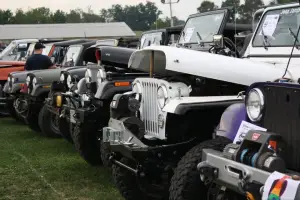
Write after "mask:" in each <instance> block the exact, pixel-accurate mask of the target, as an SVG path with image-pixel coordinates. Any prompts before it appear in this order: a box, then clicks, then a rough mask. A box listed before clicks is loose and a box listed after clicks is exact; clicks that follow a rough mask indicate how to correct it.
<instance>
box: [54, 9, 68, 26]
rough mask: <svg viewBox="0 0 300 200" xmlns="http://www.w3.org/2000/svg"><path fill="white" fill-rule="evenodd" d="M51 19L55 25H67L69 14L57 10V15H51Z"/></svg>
mask: <svg viewBox="0 0 300 200" xmlns="http://www.w3.org/2000/svg"><path fill="white" fill-rule="evenodd" d="M51 19H52V20H51V21H52V22H53V23H66V22H67V14H66V13H65V12H63V11H61V10H56V11H55V13H54V14H52V15H51Z"/></svg>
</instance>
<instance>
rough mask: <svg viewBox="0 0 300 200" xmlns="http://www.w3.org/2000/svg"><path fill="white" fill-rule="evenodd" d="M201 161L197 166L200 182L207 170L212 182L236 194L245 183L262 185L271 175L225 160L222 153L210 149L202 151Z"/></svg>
mask: <svg viewBox="0 0 300 200" xmlns="http://www.w3.org/2000/svg"><path fill="white" fill-rule="evenodd" d="M202 160H203V161H202V162H201V163H199V164H198V166H197V168H198V170H199V171H200V178H201V180H203V174H204V171H205V170H206V169H208V168H209V169H211V170H212V171H213V172H214V173H213V174H214V175H215V176H214V177H213V181H214V182H216V183H219V184H221V185H224V186H226V187H228V188H231V189H232V190H235V191H237V192H242V190H243V189H242V188H243V186H244V185H245V184H247V183H254V182H255V183H260V184H262V185H264V184H265V182H266V181H267V179H268V177H269V176H270V175H271V173H269V172H266V171H263V170H260V169H257V168H253V167H250V166H247V165H244V164H242V163H238V162H235V161H233V160H229V159H226V158H224V157H223V156H222V152H219V151H215V150H212V149H204V150H203V154H202Z"/></svg>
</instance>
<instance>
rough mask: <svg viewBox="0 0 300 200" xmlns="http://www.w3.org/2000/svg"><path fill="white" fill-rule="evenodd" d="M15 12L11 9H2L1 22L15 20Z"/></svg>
mask: <svg viewBox="0 0 300 200" xmlns="http://www.w3.org/2000/svg"><path fill="white" fill-rule="evenodd" d="M13 16H14V14H13V13H12V12H11V10H1V9H0V24H11V23H12V22H13Z"/></svg>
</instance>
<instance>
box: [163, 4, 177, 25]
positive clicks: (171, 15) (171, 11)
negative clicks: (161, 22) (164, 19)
mask: <svg viewBox="0 0 300 200" xmlns="http://www.w3.org/2000/svg"><path fill="white" fill-rule="evenodd" d="M179 1H180V0H175V1H172V0H168V2H166V0H161V3H163V4H169V5H170V17H171V26H174V21H173V10H172V4H174V3H179Z"/></svg>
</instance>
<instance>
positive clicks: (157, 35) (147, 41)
mask: <svg viewBox="0 0 300 200" xmlns="http://www.w3.org/2000/svg"><path fill="white" fill-rule="evenodd" d="M162 34H163V32H154V33H146V34H144V35H143V36H142V38H141V46H140V49H143V48H145V47H148V46H150V45H153V44H154V45H160V44H161V42H162Z"/></svg>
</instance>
